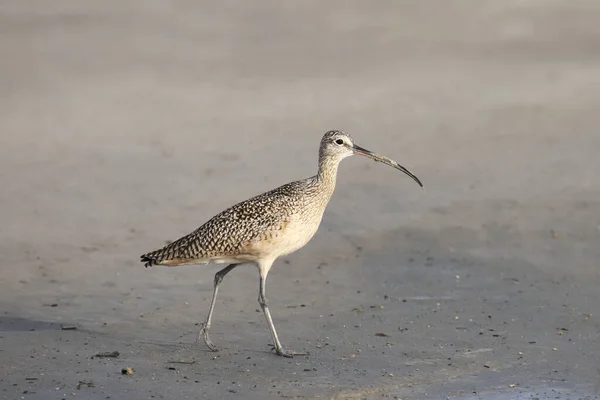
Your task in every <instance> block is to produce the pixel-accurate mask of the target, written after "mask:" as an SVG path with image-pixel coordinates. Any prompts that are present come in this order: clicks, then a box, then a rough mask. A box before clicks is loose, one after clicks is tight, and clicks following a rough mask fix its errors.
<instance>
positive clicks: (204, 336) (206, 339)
mask: <svg viewBox="0 0 600 400" xmlns="http://www.w3.org/2000/svg"><path fill="white" fill-rule="evenodd" d="M200 339H202V340H204V343H205V344H206V347H208V348H209V349H210V351H215V352H216V351H219V349H218V348H217V346H215V345H214V343H213V342H212V340H210V336H209V335H208V327H207V326H206V324H202V329H200V332H198V336H197V337H196V343H198V344H200Z"/></svg>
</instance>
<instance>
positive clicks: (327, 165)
mask: <svg viewBox="0 0 600 400" xmlns="http://www.w3.org/2000/svg"><path fill="white" fill-rule="evenodd" d="M339 165H340V160H338V159H333V158H331V157H319V172H318V173H317V180H318V182H319V184H320V185H321V187H322V188H323V190H325V191H327V192H329V194H330V195H331V194H332V193H333V191H334V189H335V181H336V177H337V171H338V166H339Z"/></svg>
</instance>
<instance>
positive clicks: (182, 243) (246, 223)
mask: <svg viewBox="0 0 600 400" xmlns="http://www.w3.org/2000/svg"><path fill="white" fill-rule="evenodd" d="M315 188H316V186H315V184H314V179H312V178H308V179H303V180H300V181H295V182H291V183H288V184H286V185H283V186H280V187H278V188H276V189H273V190H271V191H269V192H265V193H263V194H260V195H258V196H256V197H253V198H251V199H248V200H245V201H242V202H240V203H238V204H236V205H234V206H232V207H230V208H228V209H226V210H224V211H222V212H221V213H219V214H217V215H215V216H214V217H213V218H211V219H210V220H208V221H207V222H206V223H205V224H204V225H202V226H201V227H200V228H198V229H196V230H195V231H194V232H192V233H190V234H188V235H186V236H184V237H182V238H180V239H178V240H176V241H174V242H172V243H170V244H168V245H167V246H165V247H163V248H162V249H159V250H156V251H153V252H150V253H147V254H144V255H143V256H142V257H141V258H142V259H141V261H142V262H145V265H146V266H147V267H148V266H152V265H159V264H160V265H181V264H202V263H208V262H219V261H221V262H234V261H244V260H245V261H254V260H255V259H257V258H260V257H262V256H263V255H264V254H260V253H264V252H266V251H268V248H266V247H265V244H267V245H268V243H269V242H270V241H275V240H277V238H278V237H280V236H281V234H282V233H283V232H284V231H285V230H286V228H287V227H288V225H289V224H290V223H295V222H297V221H298V220H302V214H303V212H304V209H305V208H306V206H307V199H310V197H311V196H310V194H311V193H313V192H315ZM321 215H322V212H321ZM299 217H300V218H299ZM316 222H317V226H318V222H320V216H319V218H318V221H316ZM296 225H297V223H296ZM315 230H316V229H315ZM309 233H310V232H309ZM312 233H313V234H314V232H312ZM307 234H308V233H307ZM310 236H312V234H311V235H310ZM309 239H310V238H309ZM307 241H308V240H307Z"/></svg>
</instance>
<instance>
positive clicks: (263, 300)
mask: <svg viewBox="0 0 600 400" xmlns="http://www.w3.org/2000/svg"><path fill="white" fill-rule="evenodd" d="M259 272H260V286H259V292H258V304H260V307H261V308H262V310H263V312H264V313H265V318H266V319H267V323H268V324H269V329H270V330H271V335H272V336H273V341H274V342H275V352H276V353H277V354H278V355H280V356H283V357H293V356H303V355H307V354H308V353H298V352H294V351H286V350H284V349H283V346H281V342H280V341H279V338H278V337H277V331H276V330H275V325H274V324H273V319H272V318H271V313H270V312H269V307H268V306H267V297H266V295H265V286H266V283H267V272H268V269H267V271H263V269H262V268H260V267H259Z"/></svg>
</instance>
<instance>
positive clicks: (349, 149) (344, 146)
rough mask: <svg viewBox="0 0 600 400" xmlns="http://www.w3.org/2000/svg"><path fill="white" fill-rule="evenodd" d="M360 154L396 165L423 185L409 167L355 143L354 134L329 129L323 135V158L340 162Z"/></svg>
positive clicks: (321, 151) (321, 149)
mask: <svg viewBox="0 0 600 400" xmlns="http://www.w3.org/2000/svg"><path fill="white" fill-rule="evenodd" d="M355 154H356V155H360V156H365V157H368V158H370V159H372V160H375V161H377V162H381V163H384V164H386V165H389V166H390V167H394V168H396V169H398V170H400V171H402V172H404V173H405V174H406V175H408V176H410V177H411V178H412V179H413V180H414V181H415V182H417V183H418V184H419V186H421V187H423V184H422V183H421V181H420V180H419V178H417V177H416V176H415V175H414V174H413V173H412V172H410V171H409V170H408V169H406V168H404V167H403V166H402V165H400V164H398V163H397V162H396V161H394V160H391V159H389V158H387V157H385V156H382V155H380V154H377V153H373V152H372V151H369V150H367V149H365V148H363V147H360V146H358V145H357V144H355V143H354V140H353V139H352V136H350V135H348V134H347V133H344V132H342V131H337V130H334V131H328V132H327V133H325V135H323V138H322V139H321V148H320V151H319V155H320V157H321V159H323V160H326V159H328V160H331V161H334V162H340V161H341V160H343V159H344V158H346V157H350V156H352V155H355Z"/></svg>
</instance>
